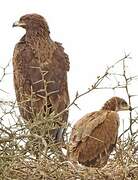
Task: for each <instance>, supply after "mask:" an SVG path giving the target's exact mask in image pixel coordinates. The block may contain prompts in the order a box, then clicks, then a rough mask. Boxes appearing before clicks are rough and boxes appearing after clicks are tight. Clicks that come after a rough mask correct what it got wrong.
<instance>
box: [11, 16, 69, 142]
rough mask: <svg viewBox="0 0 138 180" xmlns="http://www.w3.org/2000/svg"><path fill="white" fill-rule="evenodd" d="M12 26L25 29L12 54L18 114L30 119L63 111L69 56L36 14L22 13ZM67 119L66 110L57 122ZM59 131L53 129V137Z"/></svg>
mask: <svg viewBox="0 0 138 180" xmlns="http://www.w3.org/2000/svg"><path fill="white" fill-rule="evenodd" d="M13 26H20V27H22V28H24V29H25V30H26V34H25V35H24V36H23V37H22V38H21V40H20V41H19V42H18V43H17V44H16V46H15V49H14V54H13V71H14V86H15V92H16V97H17V102H18V105H19V110H20V114H21V116H22V117H23V118H24V119H25V120H27V121H33V119H34V117H35V116H37V115H38V114H40V113H43V112H44V111H45V112H46V111H48V112H53V111H54V112H55V113H56V114H57V113H59V112H61V111H63V110H64V109H65V108H66V107H67V105H68V104H69V94H68V84H67V71H69V59H68V55H67V54H66V53H65V52H64V48H63V47H62V45H61V44H60V43H58V42H55V41H52V40H51V38H50V35H49V34H50V31H49V27H48V25H47V22H46V21H45V19H44V18H43V17H42V16H40V15H38V14H26V15H24V16H22V17H21V18H20V20H19V21H18V22H15V23H14V24H13ZM47 95H48V98H46V96H47ZM67 118H68V112H67V111H66V112H65V113H63V114H62V115H61V123H63V122H65V123H66V122H67ZM59 124H60V123H59ZM60 130H61V129H60V128H59V129H58V131H57V132H56V131H54V138H55V139H56V140H58V139H60V138H61V136H62V135H61V131H60ZM55 132H56V133H55Z"/></svg>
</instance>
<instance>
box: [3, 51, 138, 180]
mask: <svg viewBox="0 0 138 180" xmlns="http://www.w3.org/2000/svg"><path fill="white" fill-rule="evenodd" d="M129 58H130V56H129V54H128V55H125V56H124V57H123V58H121V59H120V60H118V61H117V62H116V63H115V64H113V65H112V66H110V67H107V69H106V71H105V72H104V74H103V75H101V76H98V77H97V79H96V81H95V83H94V84H93V85H92V86H91V87H90V88H88V90H86V91H85V92H83V93H79V92H77V93H76V95H75V98H74V99H73V100H72V102H71V103H70V104H69V105H68V107H67V108H66V109H64V110H63V111H62V112H60V113H58V114H56V115H55V114H52V115H51V116H50V117H49V115H48V114H47V113H46V114H47V120H50V122H52V123H54V120H57V118H58V117H59V116H60V115H61V114H62V113H64V112H65V111H68V110H69V109H70V107H71V106H73V105H75V106H77V107H78V105H77V100H78V99H79V98H81V97H83V96H85V95H87V94H88V93H90V92H92V91H94V90H103V89H104V90H114V91H116V89H124V90H125V92H126V95H127V97H128V102H129V105H130V106H131V109H130V113H129V120H130V125H129V127H128V128H127V129H125V130H124V131H123V132H122V134H121V135H120V137H122V136H123V135H124V134H125V133H127V132H129V131H130V134H131V136H130V138H129V139H126V140H125V141H123V140H122V141H121V144H120V145H119V147H120V149H117V152H116V156H114V157H112V159H111V160H110V161H109V164H108V166H109V167H108V166H107V168H106V169H105V170H104V169H103V170H98V171H97V170H96V171H93V170H92V171H90V169H84V170H78V169H75V170H74V168H72V167H71V166H68V165H67V163H65V162H66V159H65V161H64V162H63V163H61V162H60V161H59V158H58V157H60V156H59V155H58V150H57V149H56V148H55V147H54V146H55V145H54V142H53V141H52V138H51V137H50V136H49V139H50V138H51V139H50V144H48V143H49V142H48V143H47V141H46V139H45V138H44V137H43V136H41V134H40V135H38V134H35V133H32V134H31V133H28V131H27V130H26V129H27V128H26V127H27V126H26V124H25V123H24V122H23V121H22V119H21V118H20V117H19V116H18V114H17V109H16V108H17V105H16V103H15V102H12V101H4V100H0V114H1V115H0V178H2V179H3V177H4V178H5V177H6V178H7V179H11V176H12V174H13V175H14V177H13V179H16V178H15V174H16V175H17V177H21V179H25V178H26V179H28V177H29V178H30V179H31V178H32V179H36V178H37V179H55V178H56V179H59V178H61V177H63V179H70V180H74V179H78V180H79V179H92V178H93V177H94V179H106V178H108V176H109V177H112V176H113V175H112V173H111V169H112V170H114V169H115V171H116V172H117V171H118V168H119V167H121V168H122V169H121V170H122V172H123V174H122V176H121V175H120V176H119V179H123V178H124V177H125V178H127V177H130V176H132V178H133V179H134V175H135V174H134V173H133V171H134V170H136V169H137V168H138V165H137V164H138V157H137V152H138V141H137V138H138V135H137V130H135V131H134V129H133V128H132V126H134V125H135V124H137V123H138V113H136V111H137V108H138V105H135V107H134V106H133V104H132V97H133V98H136V97H137V95H134V94H131V92H130V88H129V86H130V84H131V83H133V81H134V80H137V78H138V76H137V75H134V76H132V77H129V73H128V70H127V66H126V60H127V59H129ZM116 65H118V66H119V67H122V71H121V72H119V73H115V72H113V70H114V68H115V67H116ZM7 67H8V65H7ZM7 67H5V68H4V69H3V74H2V77H1V80H0V82H2V80H3V78H4V76H5V75H6V74H7V73H6V68H7ZM45 73H46V72H45ZM43 74H44V73H43ZM44 75H45V74H44ZM42 77H43V76H42ZM113 78H115V79H116V84H115V85H114V84H112V85H111V86H109V85H108V86H107V85H106V82H107V81H108V80H109V81H111V80H112V79H113ZM120 78H121V82H120ZM105 80H106V81H105ZM47 83H51V82H45V87H44V88H45V91H46V89H47ZM51 93H56V92H51ZM32 94H33V92H32ZM45 94H46V97H43V98H45V103H46V104H47V97H48V96H49V94H48V93H47V92H46V93H45ZM134 115H135V116H134ZM40 123H41V124H40ZM43 123H44V122H40V121H39V122H38V121H37V123H36V124H34V126H38V127H39V126H40V125H41V126H40V129H41V127H44V128H46V126H44V124H43ZM46 125H47V129H49V128H51V123H50V125H49V124H48V123H47V124H46ZM132 130H133V131H132ZM27 139H32V143H34V144H35V143H36V141H35V140H40V141H41V142H42V145H43V146H44V148H43V150H42V148H41V146H40V147H37V146H36V148H39V151H40V154H41V155H43V156H42V157H43V158H40V159H38V160H36V159H35V158H33V157H34V156H33V155H32V154H31V153H30V151H29V149H25V147H24V145H25V144H26V142H27ZM119 139H120V138H119ZM122 144H123V145H122ZM49 146H50V147H52V148H53V152H55V153H54V155H53V152H49V151H48V147H49ZM34 147H35V145H34ZM42 151H43V152H42ZM47 152H48V153H47ZM110 166H111V167H110ZM126 166H127V167H126ZM5 169H6V170H5ZM7 170H8V171H7ZM107 172H108V173H107ZM110 173H111V176H110V175H109V174H110ZM18 175H19V176H18ZM17 179H19V178H17Z"/></svg>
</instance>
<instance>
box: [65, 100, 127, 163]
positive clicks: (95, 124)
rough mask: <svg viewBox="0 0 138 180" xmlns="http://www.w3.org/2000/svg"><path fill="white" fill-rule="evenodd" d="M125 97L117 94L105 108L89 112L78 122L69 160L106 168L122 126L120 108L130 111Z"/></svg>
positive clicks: (72, 139)
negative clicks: (120, 124)
mask: <svg viewBox="0 0 138 180" xmlns="http://www.w3.org/2000/svg"><path fill="white" fill-rule="evenodd" d="M128 109H129V106H128V104H127V103H126V101H125V100H124V99H121V98H119V97H113V98H111V99H109V100H108V101H107V102H106V103H105V104H104V106H103V107H102V108H101V110H99V111H96V112H92V113H88V114H86V115H85V116H84V117H82V118H81V119H80V120H78V121H77V122H76V124H75V125H74V127H73V129H72V133H71V136H70V143H69V152H68V154H69V159H70V161H72V162H77V161H78V162H79V163H81V164H83V165H85V166H91V167H102V166H104V165H105V164H106V163H107V160H108V158H109V155H110V153H111V152H112V151H113V148H114V147H115V145H116V141H117V137H118V127H119V115H118V113H117V111H121V110H128Z"/></svg>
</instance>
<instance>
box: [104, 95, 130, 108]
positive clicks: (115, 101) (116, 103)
mask: <svg viewBox="0 0 138 180" xmlns="http://www.w3.org/2000/svg"><path fill="white" fill-rule="evenodd" d="M102 109H103V110H111V111H124V110H130V109H131V107H130V106H129V105H128V103H127V102H126V101H125V100H124V99H122V98H120V97H112V98H111V99H109V100H108V101H106V103H105V104H104V106H103V107H102Z"/></svg>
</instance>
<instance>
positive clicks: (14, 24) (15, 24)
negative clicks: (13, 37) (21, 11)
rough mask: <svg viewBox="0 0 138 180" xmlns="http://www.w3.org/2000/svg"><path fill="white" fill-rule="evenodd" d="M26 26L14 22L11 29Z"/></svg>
mask: <svg viewBox="0 0 138 180" xmlns="http://www.w3.org/2000/svg"><path fill="white" fill-rule="evenodd" d="M25 25H26V24H25V23H23V22H20V21H16V22H14V23H13V25H12V27H17V26H18V27H24V26H25Z"/></svg>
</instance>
